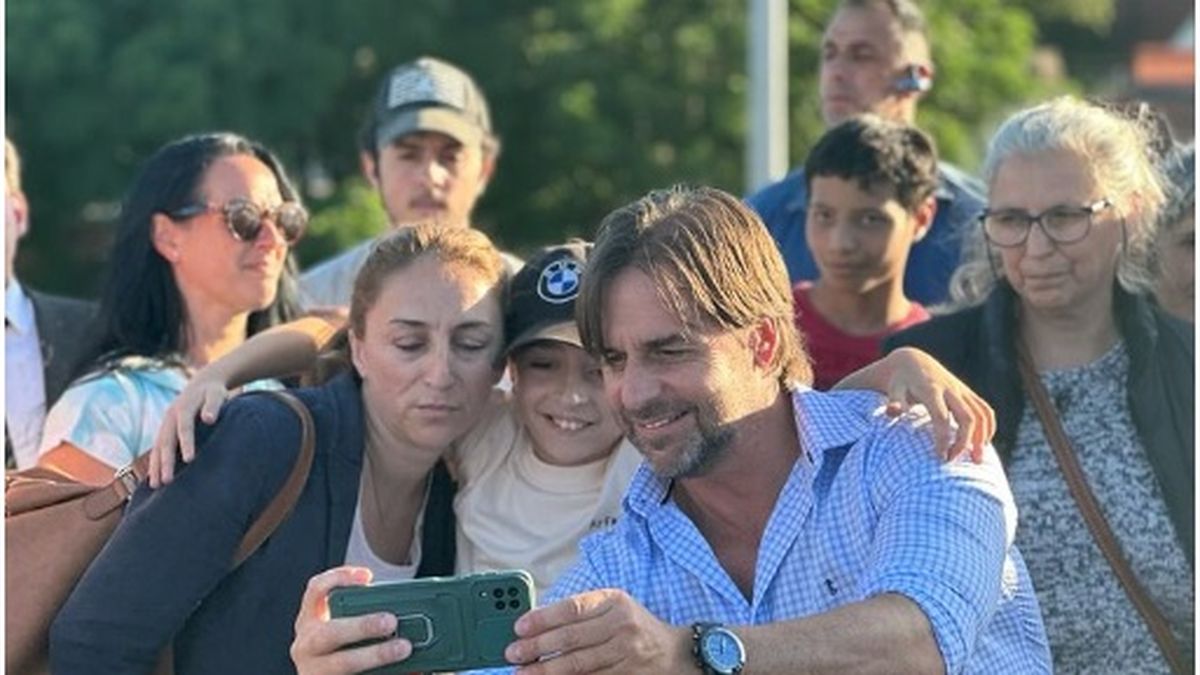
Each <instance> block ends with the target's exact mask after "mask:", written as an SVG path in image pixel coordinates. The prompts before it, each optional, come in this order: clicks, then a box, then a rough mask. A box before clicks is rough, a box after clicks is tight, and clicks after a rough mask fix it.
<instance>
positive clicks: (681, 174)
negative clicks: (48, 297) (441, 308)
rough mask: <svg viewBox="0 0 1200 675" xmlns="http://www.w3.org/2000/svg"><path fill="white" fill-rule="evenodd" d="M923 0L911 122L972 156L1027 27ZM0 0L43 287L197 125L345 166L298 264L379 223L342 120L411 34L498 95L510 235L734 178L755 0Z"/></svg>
mask: <svg viewBox="0 0 1200 675" xmlns="http://www.w3.org/2000/svg"><path fill="white" fill-rule="evenodd" d="M1065 2H1066V0H1064V3H1065ZM833 4H834V0H791V3H790V10H791V11H790V17H789V25H788V30H789V34H790V40H791V45H792V46H791V54H790V59H791V78H790V101H791V129H792V134H791V142H790V150H791V157H792V161H793V163H797V162H799V161H801V159H802V158H803V156H804V153H805V151H806V150H807V148H808V147H809V146H810V145H811V144H812V142H813V141H814V140H815V139H816V137H817V136H818V135H819V134H820V132H821V122H820V115H819V113H818V109H817V100H816V93H817V87H816V69H817V57H818V48H819V42H820V35H821V31H822V26H823V24H824V23H825V21H826V19H827V18H828V16H829V15H830V13H831V10H832V6H833ZM1027 4H1029V5H1032V4H1033V3H1027ZM1068 4H1069V3H1068ZM1084 4H1087V3H1084ZM925 6H926V11H927V13H928V15H929V18H930V22H931V25H932V29H933V32H934V34H935V35H936V39H935V49H934V52H935V60H936V62H937V69H938V78H937V85H936V87H935V90H934V92H933V93H932V95H931V96H930V98H929V100H928V101H927V102H926V103H925V104H924V105H923V106H922V109H921V117H920V121H921V123H922V124H923V125H925V126H927V127H928V128H929V129H930V130H931V131H932V132H933V133H934V135H935V136H936V137H937V140H938V142H939V145H940V147H941V149H942V152H943V154H944V155H946V156H947V157H949V158H950V159H952V160H955V161H958V162H960V163H962V164H964V165H965V166H967V167H972V166H974V165H975V164H976V162H977V158H978V154H979V150H980V146H981V139H982V138H983V137H984V136H985V135H986V132H987V130H988V129H989V128H990V125H991V124H993V123H994V121H995V117H996V116H997V115H999V114H1002V113H1003V112H1005V111H1006V110H1007V109H1009V108H1010V107H1012V106H1014V105H1016V104H1019V103H1020V102H1023V101H1025V100H1028V99H1030V98H1031V97H1035V96H1040V95H1043V94H1044V93H1045V92H1044V91H1043V90H1042V89H1041V88H1040V87H1039V85H1037V84H1036V83H1034V82H1032V81H1031V80H1030V77H1029V75H1028V67H1027V66H1028V61H1029V57H1030V54H1031V52H1032V49H1033V44H1034V36H1035V28H1034V23H1033V20H1032V18H1031V14H1030V10H1029V9H1028V8H1026V7H1024V6H1021V5H1013V4H1012V3H1009V2H1004V0H929V1H928V2H926V3H925ZM6 7H7V9H6V11H7V22H8V30H7V38H8V40H7V42H6V56H7V59H8V72H7V74H8V108H7V110H6V114H7V123H8V130H9V134H10V135H11V136H12V137H13V138H14V140H15V141H16V142H17V144H18V146H19V147H20V149H21V151H22V154H23V155H24V157H25V165H26V171H25V176H24V178H25V187H26V191H27V193H28V194H29V197H30V200H31V202H32V208H33V233H32V235H31V236H30V237H29V238H28V239H27V240H26V241H25V242H24V243H23V245H22V254H21V258H20V260H19V269H20V273H21V274H22V276H23V277H25V278H27V279H29V280H30V281H31V282H33V283H35V284H38V285H42V286H44V287H47V288H51V289H56V290H67V291H72V292H76V293H80V294H85V295H87V294H91V293H93V292H94V289H95V286H96V279H97V273H98V269H99V267H100V266H101V265H102V263H103V260H104V257H105V251H106V248H107V245H108V239H109V238H110V236H111V232H112V227H113V223H112V217H113V214H114V212H115V205H116V204H117V203H119V200H120V196H121V191H122V190H123V189H124V187H125V186H126V185H127V184H128V182H129V180H130V179H131V177H132V175H133V173H134V172H135V171H136V168H137V165H138V163H139V162H140V161H142V160H143V159H144V158H145V157H146V156H148V155H149V153H151V152H152V151H153V150H154V149H155V148H156V147H158V146H159V145H161V144H162V143H164V142H165V141H167V140H169V139H171V138H174V137H177V136H180V135H182V134H185V133H189V132H194V131H200V130H208V129H232V130H236V131H239V132H242V133H244V134H247V135H249V136H251V137H254V138H258V139H260V140H262V141H264V142H265V143H266V144H268V145H269V146H270V147H272V148H273V149H275V150H276V151H277V152H278V153H279V154H280V155H281V156H282V157H283V159H284V161H285V164H286V165H287V166H288V167H289V168H290V170H291V173H292V177H293V179H295V180H296V181H297V182H298V184H300V185H301V186H308V185H310V183H311V181H310V180H309V178H310V177H311V176H313V175H318V174H320V173H321V172H322V171H323V172H326V173H327V174H328V175H331V176H333V177H334V178H335V180H336V181H337V187H336V189H335V190H334V192H333V195H332V197H328V198H325V199H323V200H316V199H314V198H312V195H311V194H310V197H309V199H308V201H309V206H310V207H311V208H312V210H313V211H314V212H315V213H316V218H315V220H314V225H313V236H311V237H309V238H308V239H306V241H305V242H304V243H303V244H302V246H301V249H300V254H301V258H302V260H303V261H312V260H315V259H317V258H320V257H324V256H325V255H328V254H329V253H331V252H333V251H334V250H337V249H338V248H340V247H343V246H345V245H347V244H349V243H350V242H352V241H354V240H356V239H358V238H360V237H362V236H366V235H368V234H369V233H371V232H375V231H378V229H379V228H381V227H382V226H383V225H382V224H383V215H382V212H381V211H380V209H379V208H378V204H377V203H376V201H375V199H374V196H373V195H372V194H371V192H370V190H369V188H368V187H366V185H365V183H364V182H363V181H362V180H361V178H358V177H357V174H358V158H357V152H356V148H355V134H356V132H357V129H358V127H359V125H360V123H361V120H362V117H363V114H364V111H365V110H366V108H367V105H368V104H369V101H370V99H371V95H372V93H373V91H374V88H375V86H376V82H377V81H378V79H379V78H380V77H382V75H383V74H384V73H386V72H387V70H388V69H389V68H390V67H391V66H393V65H395V64H396V63H399V62H401V61H404V60H408V59H411V58H413V57H415V56H418V55H420V54H423V53H429V54H436V55H439V56H442V57H444V58H447V59H449V60H451V61H454V62H456V63H459V64H460V65H462V66H463V67H465V68H466V69H467V70H469V71H471V72H472V73H473V74H474V75H475V76H476V78H477V79H478V80H479V81H480V83H481V84H482V86H483V87H484V89H485V91H486V92H487V94H488V97H489V99H490V101H491V104H492V111H493V117H494V120H495V124H496V127H497V130H498V132H499V134H500V136H501V138H502V142H503V150H502V154H501V156H500V164H499V168H498V171H497V174H496V178H495V180H494V181H493V183H492V185H491V186H490V187H489V189H488V193H487V195H486V196H485V198H484V201H483V203H482V204H481V207H480V209H479V210H478V212H477V220H478V221H479V223H480V226H481V227H483V228H484V229H486V230H487V231H489V232H490V233H492V234H493V235H494V236H495V237H496V238H497V239H498V240H499V241H501V242H502V243H503V244H505V245H507V246H509V247H511V248H514V249H517V250H519V251H522V250H527V249H529V248H531V247H533V246H535V245H538V244H541V243H546V242H550V241H554V240H559V239H562V238H564V237H567V236H571V235H582V236H590V235H591V234H592V233H593V232H594V228H595V226H596V224H597V223H598V222H599V220H600V218H602V217H603V215H604V214H605V213H607V212H608V211H609V210H610V209H611V208H613V207H614V206H616V205H618V204H620V203H622V202H624V201H626V200H628V199H631V198H633V197H635V196H637V195H639V194H641V193H643V192H645V191H646V190H647V189H650V188H653V187H659V186H664V185H668V184H670V183H673V182H677V181H691V182H704V183H710V184H714V185H718V186H721V187H724V188H726V189H730V190H733V191H740V190H741V189H742V178H741V176H742V161H743V147H744V136H745V128H744V127H745V119H746V116H745V106H746V104H745V100H744V95H745V92H746V88H747V82H746V74H745V62H746V57H745V47H746V45H745V40H746V25H745V21H746V17H745V12H746V2H745V0H700V1H690V2H684V1H682V0H656V1H651V0H588V1H587V2H578V1H577V0H542V1H540V2H534V1H532V0H527V1H517V0H511V1H508V2H479V1H477V0H405V2H394V1H393V0H349V1H347V2H328V1H327V0H258V1H257V2H253V3H245V2H235V0H189V1H188V2H162V1H158V2H154V1H150V0H106V1H105V2H101V3H97V2H93V1H92V0H9V2H8V3H6Z"/></svg>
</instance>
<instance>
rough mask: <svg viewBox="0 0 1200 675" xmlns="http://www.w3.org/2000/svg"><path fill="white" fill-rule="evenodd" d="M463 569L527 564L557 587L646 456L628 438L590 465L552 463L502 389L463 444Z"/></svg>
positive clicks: (607, 521)
mask: <svg viewBox="0 0 1200 675" xmlns="http://www.w3.org/2000/svg"><path fill="white" fill-rule="evenodd" d="M456 452H457V461H458V466H457V472H458V480H459V490H458V493H457V495H456V496H455V498H454V511H455V515H456V516H457V518H458V543H457V555H458V558H457V561H456V569H457V570H458V573H459V574H467V573H472V572H484V571H488V570H500V569H524V570H528V571H529V573H530V574H532V575H533V579H534V583H535V584H536V585H537V587H538V588H543V589H545V588H549V587H550V586H551V585H552V584H553V582H554V581H555V580H556V579H557V578H558V575H559V574H560V573H562V572H563V571H564V570H566V568H567V567H568V566H570V565H571V564H572V563H574V562H575V558H576V555H577V553H578V545H579V540H580V539H582V538H583V537H584V536H586V535H588V534H591V533H592V532H595V531H598V530H602V529H605V528H608V527H610V526H611V525H613V524H614V523H616V520H617V516H618V515H620V513H621V499H622V497H623V496H624V494H625V489H626V488H627V487H628V486H629V481H630V479H631V478H632V477H633V473H634V471H635V470H636V469H637V467H638V464H639V463H640V462H641V456H640V455H639V454H638V452H637V450H636V449H634V447H633V446H632V445H630V444H629V442H628V441H625V440H622V441H621V444H620V445H619V446H618V447H617V449H616V450H615V451H614V452H613V453H612V455H610V456H609V457H607V458H605V459H602V460H599V461H596V462H593V463H591V464H586V465H583V466H574V467H564V466H554V465H551V464H546V463H545V462H543V461H541V460H540V459H538V457H537V455H535V454H534V452H533V442H532V440H531V439H530V438H529V435H528V434H527V433H526V431H525V428H524V426H523V425H521V423H520V421H519V420H518V419H517V415H516V411H515V410H514V408H513V406H512V405H511V403H510V402H509V400H508V397H507V396H506V395H504V394H502V393H499V392H498V393H496V394H495V396H494V398H493V402H492V406H491V408H490V409H489V410H488V412H487V414H486V416H485V417H484V419H483V420H482V421H481V422H480V423H479V424H478V425H477V426H476V427H475V429H474V430H473V431H472V432H471V433H470V434H469V435H468V436H467V437H466V438H464V439H463V440H462V441H461V442H460V443H459V444H458V446H457V448H456Z"/></svg>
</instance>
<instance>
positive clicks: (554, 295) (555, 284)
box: [537, 258, 580, 305]
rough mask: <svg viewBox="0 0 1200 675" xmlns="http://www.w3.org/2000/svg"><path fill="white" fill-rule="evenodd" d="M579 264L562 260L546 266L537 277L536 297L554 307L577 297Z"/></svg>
mask: <svg viewBox="0 0 1200 675" xmlns="http://www.w3.org/2000/svg"><path fill="white" fill-rule="evenodd" d="M579 273H580V269H579V262H578V261H575V260H571V259H569V258H562V259H559V260H555V261H554V262H552V263H550V264H549V265H546V267H545V268H544V269H543V270H542V274H541V276H539V277H538V284H537V294H538V297H539V298H541V299H543V300H545V301H546V302H549V303H551V304H554V305H561V304H564V303H567V302H571V301H572V300H574V299H575V296H577V295H579Z"/></svg>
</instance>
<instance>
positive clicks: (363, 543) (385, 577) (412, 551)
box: [345, 499, 425, 584]
mask: <svg viewBox="0 0 1200 675" xmlns="http://www.w3.org/2000/svg"><path fill="white" fill-rule="evenodd" d="M424 503H425V500H423V501H422V502H421V504H422V506H421V512H420V513H418V514H417V522H416V525H415V526H414V528H413V538H412V546H411V547H410V548H409V549H408V560H409V563H408V564H407V565H396V564H393V563H390V562H388V561H386V560H384V559H383V558H380V557H379V556H378V555H375V550H374V549H372V548H371V542H369V541H367V533H366V530H364V529H363V522H362V499H359V500H358V503H357V504H355V505H354V524H353V525H352V526H351V527H350V541H348V542H347V543H346V559H345V564H347V565H354V566H356V567H366V568H367V569H369V570H371V575H372V576H371V583H374V584H379V583H384V582H389V581H404V580H406V579H412V578H413V577H415V576H417V567H418V566H419V565H420V564H421V532H422V530H423V529H424V527H423V526H424V524H425V506H424Z"/></svg>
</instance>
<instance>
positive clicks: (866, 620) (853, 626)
mask: <svg viewBox="0 0 1200 675" xmlns="http://www.w3.org/2000/svg"><path fill="white" fill-rule="evenodd" d="M733 631H734V632H735V633H736V634H737V635H738V636H739V637H740V638H741V639H742V641H743V642H744V643H745V646H746V669H745V670H744V671H743V673H744V675H767V674H776V673H788V674H794V675H798V674H801V673H803V674H805V675H817V674H823V673H881V674H883V673H886V674H889V675H890V674H898V673H943V672H945V664H944V662H943V661H942V655H941V652H940V651H939V650H938V647H937V641H936V640H935V638H934V636H933V629H932V627H931V626H930V624H929V620H928V619H927V618H926V616H925V614H924V612H922V611H921V609H920V608H919V607H918V606H917V605H916V603H914V602H913V601H911V600H909V599H908V598H906V597H904V596H902V595H896V594H887V595H880V596H877V597H874V598H871V599H869V600H865V601H862V602H856V603H853V604H850V605H846V606H844V607H839V608H837V609H834V610H831V611H829V612H824V613H822V614H818V615H816V616H811V617H806V618H803V619H795V620H791V621H781V622H777V623H772V624H766V625H761V626H737V627H734V628H733Z"/></svg>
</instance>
